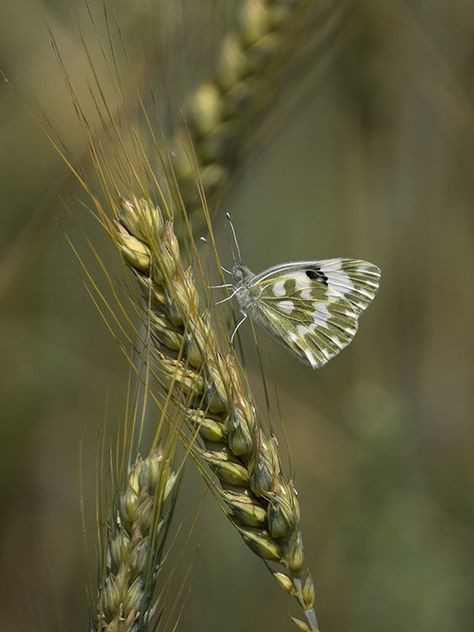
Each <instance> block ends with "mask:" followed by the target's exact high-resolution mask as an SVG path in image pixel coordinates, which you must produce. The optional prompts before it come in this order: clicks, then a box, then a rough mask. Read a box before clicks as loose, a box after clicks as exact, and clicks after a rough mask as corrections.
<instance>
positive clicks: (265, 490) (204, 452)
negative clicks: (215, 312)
mask: <svg viewBox="0 0 474 632" xmlns="http://www.w3.org/2000/svg"><path fill="white" fill-rule="evenodd" d="M112 237H113V239H114V240H115V241H116V243H117V245H118V247H119V248H120V250H121V252H122V254H123V256H124V258H125V261H126V263H127V264H128V266H129V267H130V269H131V270H132V271H133V273H134V274H135V276H136V278H137V280H138V282H139V283H140V285H141V287H142V290H143V296H144V304H146V307H147V309H149V310H151V313H152V316H151V334H152V336H153V340H154V343H155V344H154V347H153V352H154V359H155V361H156V364H157V366H158V367H159V369H161V375H162V376H167V381H168V383H169V384H171V385H172V386H174V388H173V389H172V394H173V398H174V401H175V404H176V405H177V406H178V407H179V408H180V409H181V410H182V411H183V413H184V417H185V421H186V422H187V423H188V425H189V427H191V428H192V429H193V431H194V432H196V433H197V434H198V436H199V439H198V440H197V441H195V442H194V443H193V444H192V448H191V449H192V452H193V455H194V457H195V458H196V460H197V461H198V463H199V464H200V470H201V473H203V475H204V476H205V478H206V480H207V482H208V483H209V485H210V487H211V490H212V491H213V492H214V493H215V495H216V497H217V498H218V500H219V502H220V504H221V506H222V507H223V508H224V509H225V511H226V514H227V516H228V518H229V519H230V521H231V522H232V524H233V525H234V526H235V528H236V529H237V530H238V532H239V533H240V535H241V536H242V538H243V539H244V541H245V542H246V544H247V545H248V546H249V547H250V548H251V549H252V550H253V551H254V552H255V553H256V554H257V555H258V556H259V557H260V558H261V559H263V560H264V561H265V562H266V563H267V564H270V563H275V564H276V565H277V566H278V567H279V568H278V569H274V567H273V566H271V570H272V572H273V575H274V576H275V578H276V579H277V581H278V583H279V585H280V586H281V587H282V588H283V589H284V590H285V591H286V592H287V593H289V594H290V595H292V596H294V597H295V598H296V599H297V600H298V602H299V604H300V605H301V607H302V609H303V611H304V614H305V617H306V621H302V620H299V619H295V618H293V620H294V621H295V623H296V625H297V626H298V628H299V629H300V630H302V631H306V632H308V631H312V632H314V631H316V630H318V626H317V621H316V615H315V611H314V588H313V581H312V579H311V576H310V575H309V574H308V573H307V572H306V571H305V569H304V554H303V542H302V536H301V531H300V526H299V523H300V512H299V504H298V499H297V495H296V490H295V488H294V486H293V483H292V482H291V481H290V480H288V479H286V478H285V477H284V475H283V473H282V468H281V463H280V458H279V454H278V448H277V442H276V439H275V437H274V436H272V435H271V434H270V433H269V432H268V431H267V430H266V429H265V427H264V425H263V422H262V420H261V418H260V416H259V414H258V411H257V409H256V407H255V405H254V403H253V401H252V397H251V393H250V390H249V387H248V385H247V383H246V381H245V378H244V375H243V374H242V371H241V369H240V366H239V364H238V362H237V360H236V358H235V355H234V353H233V351H232V350H231V349H230V350H229V352H228V353H227V354H226V355H224V354H223V353H222V352H221V351H220V350H219V345H218V341H217V337H216V335H215V333H214V330H213V328H212V326H211V323H210V318H209V315H208V314H207V313H203V314H201V313H200V309H199V303H198V295H197V291H196V287H195V285H194V281H193V276H192V273H191V270H190V269H189V268H186V267H185V266H184V264H183V262H182V260H181V256H180V249H179V245H178V241H177V239H176V236H175V234H174V231H173V223H172V221H171V220H169V219H166V220H165V219H164V217H163V214H162V213H161V211H160V209H159V208H158V207H157V206H155V205H153V204H152V203H151V202H150V201H149V200H146V199H143V198H141V199H137V198H130V199H124V200H122V213H121V214H120V217H119V220H118V221H117V223H116V232H115V234H114V233H112ZM204 465H205V466H207V467H206V468H204V467H203V466H204ZM209 471H210V472H212V473H213V475H209Z"/></svg>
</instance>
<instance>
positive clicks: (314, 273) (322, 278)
mask: <svg viewBox="0 0 474 632" xmlns="http://www.w3.org/2000/svg"><path fill="white" fill-rule="evenodd" d="M305 273H306V276H307V277H308V279H313V280H316V281H319V282H320V283H324V285H327V284H328V278H327V276H326V275H325V274H324V272H322V271H321V268H319V267H318V266H312V267H311V268H308V269H307V270H305Z"/></svg>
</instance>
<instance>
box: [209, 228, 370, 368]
mask: <svg viewBox="0 0 474 632" xmlns="http://www.w3.org/2000/svg"><path fill="white" fill-rule="evenodd" d="M229 221H230V218H229ZM231 227H232V231H233V232H234V238H235V231H234V229H233V226H232V225H231ZM235 241H236V245H237V250H238V253H239V258H240V249H239V248H238V244H237V240H236V239H235ZM226 271H227V272H229V273H230V274H232V283H230V284H227V285H228V286H230V287H232V293H231V294H230V296H229V297H227V298H226V299H224V300H229V299H230V298H232V297H234V296H235V298H236V299H237V301H238V303H239V306H240V311H241V313H242V315H243V318H242V319H241V320H240V322H239V323H238V324H237V326H236V328H235V330H234V333H233V334H232V338H233V337H234V336H235V333H236V331H237V329H238V328H239V327H240V325H241V324H242V323H243V322H244V321H245V320H246V319H247V318H248V317H250V318H251V319H252V320H254V321H255V322H256V323H258V324H259V325H261V326H262V327H263V328H264V329H266V330H267V331H268V332H269V333H270V334H272V335H273V336H274V337H275V338H276V339H277V340H278V341H279V342H280V343H282V344H283V345H284V346H285V347H287V348H288V349H289V350H290V351H292V352H293V353H294V354H296V355H297V356H298V358H300V359H301V360H302V361H303V362H306V363H309V364H310V365H311V367H312V368H313V369H316V368H319V367H322V366H324V365H325V364H326V363H327V362H329V360H331V358H333V357H334V356H335V355H337V354H338V353H339V352H340V351H341V350H342V349H344V347H346V346H347V345H348V344H349V343H350V342H351V340H352V339H353V338H354V336H355V334H356V332H357V328H358V320H359V316H360V315H361V314H362V312H363V311H364V310H365V309H366V308H367V307H368V305H369V304H370V302H371V301H372V299H373V298H374V296H375V294H376V292H377V290H378V288H379V281H380V275H381V272H380V269H379V268H378V267H377V266H376V265H374V264H373V263H369V262H368V261H362V260H361V259H349V258H339V259H323V260H320V261H317V260H315V261H295V262H289V263H281V264H279V265H276V266H273V267H271V268H268V269H267V270H264V271H263V272H261V273H260V274H254V273H253V272H251V270H250V269H249V268H247V266H245V265H243V264H242V263H237V264H235V265H234V266H233V268H232V270H226ZM220 302H223V301H220Z"/></svg>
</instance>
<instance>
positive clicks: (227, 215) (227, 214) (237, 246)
mask: <svg viewBox="0 0 474 632" xmlns="http://www.w3.org/2000/svg"><path fill="white" fill-rule="evenodd" d="M225 215H226V217H227V220H228V222H229V226H230V230H231V231H232V236H233V238H234V243H235V247H236V248H237V254H238V255H239V263H242V255H241V254H240V247H239V242H238V241H237V234H236V232H235V228H234V224H233V223H232V220H231V218H230V213H226V214H225Z"/></svg>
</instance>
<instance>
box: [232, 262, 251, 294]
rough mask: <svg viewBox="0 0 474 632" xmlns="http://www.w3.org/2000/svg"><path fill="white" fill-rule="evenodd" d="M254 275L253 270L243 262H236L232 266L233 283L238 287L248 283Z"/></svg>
mask: <svg viewBox="0 0 474 632" xmlns="http://www.w3.org/2000/svg"><path fill="white" fill-rule="evenodd" d="M254 276H255V275H254V274H253V272H251V271H250V270H249V269H248V268H247V266H244V265H243V264H241V263H236V264H235V265H234V266H233V267H232V284H233V286H234V287H236V288H237V287H242V286H246V285H248V283H249V281H250V280H251V279H252V277H254Z"/></svg>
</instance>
